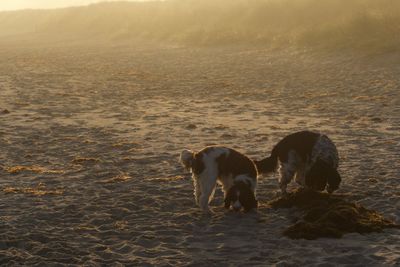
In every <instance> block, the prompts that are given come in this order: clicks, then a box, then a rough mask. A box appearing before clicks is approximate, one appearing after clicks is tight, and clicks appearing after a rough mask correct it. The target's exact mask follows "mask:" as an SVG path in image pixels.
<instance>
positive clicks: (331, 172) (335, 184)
mask: <svg viewBox="0 0 400 267" xmlns="http://www.w3.org/2000/svg"><path fill="white" fill-rule="evenodd" d="M326 178H327V180H328V187H327V189H326V190H327V191H328V193H332V192H333V191H335V190H337V189H338V188H339V185H340V182H341V181H342V177H340V174H339V173H338V171H337V170H336V169H334V168H332V167H328V168H327V169H326Z"/></svg>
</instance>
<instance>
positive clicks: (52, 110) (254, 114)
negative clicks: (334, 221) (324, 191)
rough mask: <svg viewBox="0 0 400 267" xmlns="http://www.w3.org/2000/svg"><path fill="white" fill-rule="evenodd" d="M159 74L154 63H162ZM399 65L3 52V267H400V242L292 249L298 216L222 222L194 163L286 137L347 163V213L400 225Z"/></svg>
mask: <svg viewBox="0 0 400 267" xmlns="http://www.w3.org/2000/svg"><path fill="white" fill-rule="evenodd" d="M155 59H157V60H155ZM397 59H398V56H396V55H395V54H388V55H387V56H386V57H383V56H381V57H375V58H365V57H360V56H355V55H351V54H340V55H338V54H334V55H318V54H314V55H310V54H305V53H303V52H296V51H292V50H285V51H271V50H265V49H256V48H209V49H191V48H165V47H164V48H162V49H161V48H159V47H157V48H154V49H152V48H137V47H136V48H132V47H124V46H120V47H118V49H115V47H110V48H106V47H98V48H96V47H85V46H76V47H75V46H69V47H58V48H57V47H53V48H51V49H50V48H46V47H31V48H30V49H26V48H18V47H14V48H9V47H5V46H2V49H0V87H1V90H0V110H5V109H7V110H8V111H9V112H8V113H1V114H0V125H1V127H0V147H1V152H0V167H1V168H0V197H1V199H2V201H1V203H0V248H1V249H0V264H1V265H5V264H9V265H21V264H24V265H46V264H51V263H52V264H55V263H59V264H78V265H81V264H85V265H100V264H104V265H111V264H113V265H118V264H120V265H123V264H127V265H137V266H147V265H162V266H164V265H165V266H168V265H171V266H181V265H195V266H204V265H210V266H221V265H225V264H227V263H228V264H231V265H235V266H236V265H259V266H265V265H272V264H276V265H277V266H289V265H305V264H310V265H323V266H333V265H343V264H351V265H357V266H366V265H372V266H385V265H393V266H395V265H399V264H400V245H399V244H400V237H399V230H395V229H392V230H385V231H384V232H383V233H373V234H366V235H360V234H347V235H345V236H344V237H343V238H341V239H317V240H315V241H307V240H291V239H288V238H286V237H284V236H283V234H282V231H283V230H284V229H286V228H287V227H288V226H289V225H291V224H293V223H292V222H293V221H295V220H296V219H298V216H300V215H299V214H298V212H297V211H296V210H295V209H290V210H274V209H271V208H269V207H268V205H267V202H268V201H270V200H271V199H273V198H274V197H275V196H276V194H277V192H278V186H277V182H276V179H275V178H276V177H273V176H271V177H264V178H262V179H260V181H259V187H258V196H259V201H260V208H259V210H258V212H257V213H251V214H241V213H239V214H236V213H231V212H225V211H224V209H223V207H222V193H221V191H220V190H217V192H216V197H215V200H214V201H213V202H212V204H211V206H212V210H213V213H214V214H213V215H212V216H203V215H202V213H201V212H200V211H199V209H198V208H196V207H195V205H194V200H193V192H192V183H191V181H190V177H189V174H187V173H185V172H184V171H183V169H182V167H181V166H180V165H179V163H178V154H179V152H180V151H181V149H182V148H184V147H189V148H193V149H199V148H201V147H203V146H205V145H209V144H224V145H227V146H230V147H233V148H235V149H237V150H239V151H242V152H244V153H246V154H248V155H249V156H251V157H252V158H260V157H262V156H265V155H266V153H267V152H268V151H269V150H270V149H271V147H272V145H273V144H274V143H275V142H277V141H278V140H279V139H280V138H282V137H283V136H285V135H286V134H287V133H290V132H293V131H297V130H301V129H310V130H320V131H323V132H324V133H326V134H328V135H329V136H330V137H331V138H332V139H333V140H334V141H335V142H336V143H337V146H338V148H339V153H340V156H341V166H340V172H341V173H342V174H343V183H342V187H341V189H340V190H339V191H338V192H339V193H341V194H344V195H346V196H347V197H348V199H349V200H351V201H355V202H357V203H360V204H362V205H364V206H366V207H368V208H371V209H374V210H377V211H378V212H380V213H381V214H383V215H384V216H385V217H387V218H389V219H391V220H394V221H395V222H397V223H400V209H399V205H400V195H399V192H400V185H399V183H398V179H399V169H398V166H397V164H398V162H400V161H399V160H400V153H399V145H400V136H399V130H400V109H399V107H400V90H399V83H400V81H399V77H400V73H399V72H400V68H399V66H398V64H397V62H398V61H397Z"/></svg>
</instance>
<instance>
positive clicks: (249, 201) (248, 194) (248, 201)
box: [240, 187, 258, 212]
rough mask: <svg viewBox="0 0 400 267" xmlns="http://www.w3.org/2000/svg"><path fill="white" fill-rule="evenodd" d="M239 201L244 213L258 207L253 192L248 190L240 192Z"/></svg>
mask: <svg viewBox="0 0 400 267" xmlns="http://www.w3.org/2000/svg"><path fill="white" fill-rule="evenodd" d="M240 197H241V201H240V203H241V204H242V206H243V209H244V212H249V211H250V210H252V209H256V208H257V207H258V201H257V199H256V197H255V195H254V192H253V191H252V190H251V189H250V188H248V187H247V188H246V189H245V190H242V191H241V192H240Z"/></svg>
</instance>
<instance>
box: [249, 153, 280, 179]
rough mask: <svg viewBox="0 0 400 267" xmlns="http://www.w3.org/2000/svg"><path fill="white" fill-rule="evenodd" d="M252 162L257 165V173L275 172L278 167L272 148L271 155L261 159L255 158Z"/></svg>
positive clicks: (276, 157) (276, 156)
mask: <svg viewBox="0 0 400 267" xmlns="http://www.w3.org/2000/svg"><path fill="white" fill-rule="evenodd" d="M254 164H255V165H256V167H257V172H258V173H259V174H268V173H271V172H275V171H276V169H277V168H278V155H277V153H275V151H274V150H272V153H271V156H269V157H266V158H264V159H262V160H255V161H254Z"/></svg>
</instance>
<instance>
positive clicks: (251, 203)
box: [180, 146, 258, 212]
mask: <svg viewBox="0 0 400 267" xmlns="http://www.w3.org/2000/svg"><path fill="white" fill-rule="evenodd" d="M180 162H181V163H182V165H183V166H184V167H185V168H186V169H187V170H189V171H190V172H191V173H192V178H193V183H194V196H195V200H196V204H197V205H199V206H200V207H201V208H202V209H203V210H204V211H209V207H208V204H209V202H210V201H211V200H212V198H213V196H214V192H215V187H216V185H217V183H218V184H221V185H222V190H223V191H224V202H225V208H227V209H229V208H230V206H231V205H232V208H233V209H234V210H235V211H239V210H240V209H241V208H243V209H244V211H245V212H248V211H250V210H251V209H255V208H257V205H258V202H257V200H256V196H255V191H256V186H257V169H256V166H255V165H254V163H253V161H252V160H251V159H249V158H248V157H247V156H245V155H243V154H242V153H240V152H238V151H236V150H234V149H231V148H227V147H222V146H208V147H205V148H204V149H202V150H200V151H199V152H193V151H191V150H188V149H185V150H183V151H182V153H181V155H180Z"/></svg>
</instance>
